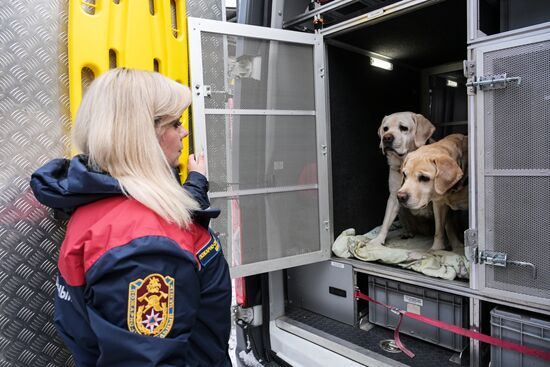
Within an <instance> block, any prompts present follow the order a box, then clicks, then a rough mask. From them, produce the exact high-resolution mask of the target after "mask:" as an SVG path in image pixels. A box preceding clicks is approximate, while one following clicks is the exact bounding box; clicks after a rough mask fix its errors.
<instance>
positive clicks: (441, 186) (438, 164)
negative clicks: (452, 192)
mask: <svg viewBox="0 0 550 367" xmlns="http://www.w3.org/2000/svg"><path fill="white" fill-rule="evenodd" d="M432 162H433V164H434V165H435V177H434V189H435V192H437V193H438V194H439V195H443V194H444V193H446V192H447V191H448V190H449V189H450V188H451V187H453V186H454V184H456V183H457V182H458V181H459V180H460V179H461V178H462V176H463V175H464V173H463V172H462V170H461V169H460V166H459V165H458V163H456V161H455V160H454V159H452V158H451V157H448V156H440V157H436V158H434V159H433V160H432Z"/></svg>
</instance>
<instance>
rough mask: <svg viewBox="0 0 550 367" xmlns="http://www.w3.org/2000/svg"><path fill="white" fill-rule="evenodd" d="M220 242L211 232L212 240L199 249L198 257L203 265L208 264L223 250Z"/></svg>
mask: <svg viewBox="0 0 550 367" xmlns="http://www.w3.org/2000/svg"><path fill="white" fill-rule="evenodd" d="M221 249H222V248H221V246H220V242H219V241H218V239H217V238H216V237H215V236H214V235H212V234H210V240H209V241H208V242H207V243H206V245H204V246H202V247H201V249H200V250H199V251H197V258H198V259H199V261H200V263H201V265H202V266H206V264H208V263H209V262H210V261H212V259H213V258H214V257H216V255H217V254H218V253H219V252H220V251H221Z"/></svg>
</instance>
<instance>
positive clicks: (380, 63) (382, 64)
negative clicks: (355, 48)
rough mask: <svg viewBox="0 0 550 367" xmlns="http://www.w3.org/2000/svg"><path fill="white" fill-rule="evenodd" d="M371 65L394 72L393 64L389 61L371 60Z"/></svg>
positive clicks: (373, 58)
mask: <svg viewBox="0 0 550 367" xmlns="http://www.w3.org/2000/svg"><path fill="white" fill-rule="evenodd" d="M370 64H371V65H372V66H376V67H377V68H381V69H384V70H393V64H392V63H391V62H389V61H386V60H382V59H378V58H376V57H371V58H370Z"/></svg>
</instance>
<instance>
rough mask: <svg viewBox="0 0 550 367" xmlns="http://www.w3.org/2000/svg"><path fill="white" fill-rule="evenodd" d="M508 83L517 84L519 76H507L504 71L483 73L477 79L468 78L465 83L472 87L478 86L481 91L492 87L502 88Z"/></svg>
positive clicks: (492, 88)
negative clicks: (491, 73) (501, 72)
mask: <svg viewBox="0 0 550 367" xmlns="http://www.w3.org/2000/svg"><path fill="white" fill-rule="evenodd" d="M508 83H516V84H517V85H520V84H521V77H520V76H511V77H508V75H507V74H506V73H504V74H495V75H483V76H480V77H479V78H478V79H477V80H473V81H472V80H470V81H468V82H467V83H466V86H467V87H473V88H474V89H475V88H476V87H478V88H479V89H480V90H482V91H486V90H494V89H504V88H506V87H507V86H508Z"/></svg>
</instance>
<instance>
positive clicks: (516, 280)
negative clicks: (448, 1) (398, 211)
mask: <svg viewBox="0 0 550 367" xmlns="http://www.w3.org/2000/svg"><path fill="white" fill-rule="evenodd" d="M472 51H473V56H474V59H475V69H476V76H477V78H476V79H477V84H478V85H477V86H475V88H476V89H477V92H476V96H475V106H476V118H475V119H476V131H477V147H476V151H477V157H476V163H477V172H476V173H477V175H476V176H477V186H476V190H475V192H476V197H477V203H478V206H479V210H478V214H479V215H478V218H477V223H478V237H479V249H478V256H477V257H478V261H479V263H480V265H479V266H480V273H479V274H480V277H479V282H478V286H479V289H480V290H481V291H482V292H483V293H486V294H488V295H491V296H493V297H496V298H498V299H502V300H506V299H507V300H512V301H514V302H517V303H520V304H521V303H523V304H529V305H531V306H535V305H537V307H539V308H543V309H548V307H549V305H550V252H549V251H548V244H549V243H550V139H549V133H550V108H549V107H550V103H549V101H550V83H549V81H550V68H549V67H548V66H549V62H550V33H548V30H546V31H545V32H539V33H538V35H537V34H535V35H530V36H525V35H516V36H512V37H508V38H504V39H499V40H497V41H493V42H490V43H487V44H482V45H479V46H474V49H473V50H472ZM518 78H521V80H520V79H518Z"/></svg>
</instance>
